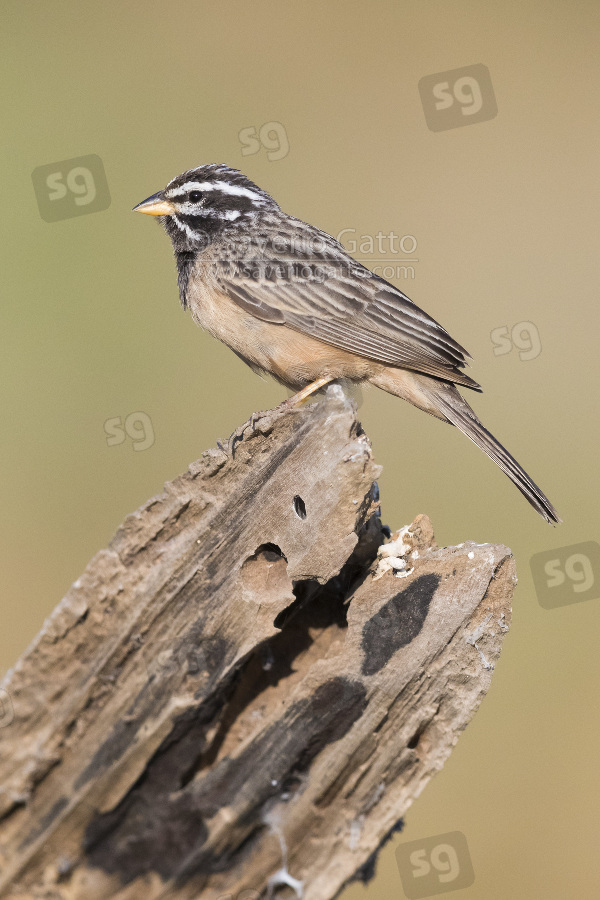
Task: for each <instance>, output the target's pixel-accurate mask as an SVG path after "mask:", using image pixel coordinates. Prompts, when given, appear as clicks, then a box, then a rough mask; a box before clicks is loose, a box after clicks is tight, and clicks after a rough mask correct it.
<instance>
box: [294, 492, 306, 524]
mask: <svg viewBox="0 0 600 900" xmlns="http://www.w3.org/2000/svg"><path fill="white" fill-rule="evenodd" d="M294 512H295V513H296V515H297V516H298V518H299V519H305V518H306V506H305V504H304V500H303V499H302V497H300V496H298V494H296V496H295V497H294Z"/></svg>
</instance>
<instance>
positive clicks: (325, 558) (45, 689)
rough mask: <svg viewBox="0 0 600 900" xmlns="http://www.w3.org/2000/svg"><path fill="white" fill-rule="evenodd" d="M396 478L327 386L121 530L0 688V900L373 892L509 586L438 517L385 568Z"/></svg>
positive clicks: (454, 720) (255, 421)
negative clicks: (442, 531) (379, 863)
mask: <svg viewBox="0 0 600 900" xmlns="http://www.w3.org/2000/svg"><path fill="white" fill-rule="evenodd" d="M379 472H380V469H379V467H378V466H377V465H375V463H374V462H373V459H372V454H371V447H370V444H369V441H368V439H367V438H366V436H365V435H364V434H363V432H362V429H361V427H360V425H359V423H358V422H357V420H356V412H355V408H354V406H353V404H352V403H351V402H350V401H348V400H347V399H346V398H345V397H344V395H343V394H342V392H341V390H340V388H339V387H337V386H333V387H331V388H329V390H328V392H327V395H326V398H325V399H324V400H322V401H320V402H319V403H317V404H315V405H313V406H310V407H307V408H304V409H302V410H291V411H290V410H274V411H270V412H267V413H261V414H257V415H255V416H253V418H252V419H251V421H250V422H249V423H246V425H245V426H243V427H242V428H241V429H239V431H238V432H237V433H236V435H235V436H234V437H233V438H232V439H231V440H230V442H229V444H228V445H227V446H226V447H225V448H224V449H216V450H209V451H207V452H206V453H204V454H203V455H202V456H201V458H200V459H199V460H197V461H196V462H195V463H193V464H192V465H191V466H190V467H189V469H188V471H187V472H186V473H185V474H183V475H181V476H179V477H178V478H176V479H175V480H174V481H172V482H170V483H168V484H167V485H165V489H164V492H163V493H162V494H160V495H159V496H157V497H154V498H152V499H151V500H149V501H148V502H147V503H146V504H145V505H144V506H143V507H141V509H139V510H138V511H137V512H135V513H134V514H132V515H130V516H128V518H127V519H126V520H125V521H124V522H123V524H122V526H121V527H120V528H119V530H118V532H117V534H116V535H115V537H114V539H113V540H112V542H111V544H110V546H109V547H108V548H107V549H106V550H101V551H100V552H99V553H98V554H97V555H96V556H95V557H94V558H93V559H92V561H91V562H90V564H89V565H88V567H87V568H86V570H85V572H84V573H83V574H82V576H81V577H80V578H79V579H78V580H77V581H76V582H75V584H74V585H73V586H72V587H71V589H70V590H69V592H68V593H67V595H66V596H65V598H64V599H63V600H62V601H61V603H60V604H59V605H58V606H57V608H56V609H55V611H54V612H53V614H52V615H51V616H50V618H49V619H48V620H47V621H46V623H45V624H44V627H43V629H42V631H41V632H40V634H39V636H38V637H37V639H36V640H35V641H34V643H33V644H32V645H31V646H30V648H29V649H28V650H27V652H26V653H25V654H24V655H23V657H22V658H21V659H20V660H19V662H18V663H17V665H16V666H15V667H14V669H13V670H12V671H11V672H9V674H8V676H7V678H6V679H5V682H4V684H3V688H4V690H5V691H6V692H7V695H6V696H8V697H9V698H10V702H11V704H12V708H13V709H14V719H13V720H12V721H11V722H10V723H9V724H8V725H7V726H6V727H5V728H3V729H0V785H1V786H2V787H1V788H0V871H1V876H0V896H1V897H10V898H12V897H23V896H27V897H36V898H46V900H49V898H55V900H79V898H86V900H94V898H107V897H117V898H122V900H125V898H127V900H133V898H143V900H155V898H158V897H169V898H196V900H197V898H203V900H204V898H206V900H216V898H223V897H224V896H227V897H231V898H233V900H236V898H238V900H253V898H257V897H258V896H259V895H261V896H267V895H269V896H275V895H277V896H279V895H280V896H282V897H283V896H293V895H294V893H296V894H302V895H303V896H304V897H305V898H306V900H328V898H332V897H334V896H335V895H336V893H338V892H339V890H340V888H341V887H342V886H343V885H344V884H346V883H348V882H349V881H350V880H352V879H353V878H356V877H362V878H366V877H368V875H369V874H370V872H371V870H372V864H373V860H374V858H375V855H376V851H377V849H378V848H379V846H380V845H381V844H382V842H383V841H384V840H385V839H386V837H387V836H388V835H389V834H390V833H392V832H393V830H394V829H395V828H397V827H398V823H399V822H400V820H401V818H402V816H403V815H404V814H405V812H406V810H407V809H408V808H409V806H410V804H411V803H412V802H413V800H414V799H415V798H416V797H417V796H418V794H419V793H420V792H421V790H422V789H423V787H424V786H425V784H426V783H427V781H428V780H429V779H430V778H431V776H432V775H433V774H434V773H435V772H436V771H438V770H439V769H440V768H441V767H442V766H443V764H444V761H445V759H446V758H447V756H448V754H449V753H450V751H451V749H452V747H453V746H454V744H455V743H456V741H457V739H458V737H459V735H460V733H461V731H462V730H463V729H464V728H465V726H466V725H467V723H468V722H469V720H470V719H471V717H472V716H473V714H474V712H475V710H476V709H477V707H478V705H479V703H480V701H481V699H482V697H483V696H484V694H485V693H486V691H487V689H488V687H489V685H490V680H491V676H492V672H493V668H494V665H495V663H496V660H497V658H498V655H499V653H500V648H501V643H502V639H503V637H504V634H505V632H506V630H507V628H508V624H509V620H510V601H511V596H512V592H513V588H514V584H515V580H516V578H515V568H514V561H513V558H512V556H511V553H510V551H509V550H508V549H507V548H506V547H503V546H498V545H493V544H483V545H478V544H474V543H465V544H463V545H460V546H458V547H446V548H438V547H437V546H436V544H435V541H434V537H433V531H432V528H431V524H430V522H429V520H428V519H427V517H426V516H419V517H417V519H416V520H415V522H413V523H412V524H411V526H410V528H409V529H408V531H406V529H403V530H402V532H400V533H398V534H396V535H394V536H393V537H394V538H396V542H395V543H391V544H390V543H387V544H386V545H385V547H382V545H383V544H384V540H385V537H384V532H383V531H382V527H381V522H380V520H379V509H378V489H377V484H376V479H377V476H378V474H379ZM244 892H245V893H244Z"/></svg>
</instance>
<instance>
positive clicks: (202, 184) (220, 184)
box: [165, 181, 264, 202]
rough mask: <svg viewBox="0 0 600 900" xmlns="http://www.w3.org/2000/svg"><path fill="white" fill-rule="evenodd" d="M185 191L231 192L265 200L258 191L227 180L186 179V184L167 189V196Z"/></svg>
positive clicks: (233, 194)
mask: <svg viewBox="0 0 600 900" xmlns="http://www.w3.org/2000/svg"><path fill="white" fill-rule="evenodd" d="M185 191H221V192H222V193H223V194H231V196H233V197H248V198H249V199H250V200H259V201H262V202H264V198H263V197H261V196H260V194H257V193H256V191H251V190H250V189H249V188H245V187H238V186H237V185H234V184H228V183H227V182H226V181H186V183H185V184H180V185H178V186H177V187H176V188H171V189H170V190H167V191H165V196H166V197H176V196H177V195H178V194H179V193H181V192H185Z"/></svg>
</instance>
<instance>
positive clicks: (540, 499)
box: [371, 368, 562, 525]
mask: <svg viewBox="0 0 600 900" xmlns="http://www.w3.org/2000/svg"><path fill="white" fill-rule="evenodd" d="M392 371H393V370H391V369H389V368H388V369H386V370H385V375H386V376H387V377H386V379H385V380H386V383H385V384H384V383H382V382H383V378H382V379H381V380H380V379H377V380H375V379H371V380H372V383H374V384H377V382H378V381H379V384H377V386H378V387H382V388H383V389H384V390H387V391H389V392H390V393H393V394H396V395H397V396H400V397H403V398H404V399H405V400H409V402H412V403H414V404H415V406H420V408H421V409H424V410H425V411H426V412H429V413H431V414H432V415H434V416H437V418H440V419H443V420H445V421H446V422H450V423H451V424H452V425H456V427H457V428H459V429H460V430H461V431H462V433H463V434H466V436H467V437H468V438H470V439H471V440H472V441H473V443H474V444H477V446H478V447H480V448H481V450H483V452H484V453H486V454H487V455H488V456H489V457H490V459H493V460H494V462H495V463H496V465H497V466H499V467H500V468H501V469H502V471H503V472H505V473H506V474H507V475H508V477H509V478H510V480H511V481H512V482H513V483H514V484H515V485H516V487H518V489H519V490H520V491H521V493H522V494H523V496H524V497H526V498H527V500H528V501H529V502H530V503H531V505H532V506H533V508H534V509H536V510H537V511H538V512H539V514H540V515H541V516H543V518H544V519H545V520H546V521H547V522H550V523H551V524H553V525H554V524H557V523H558V522H562V519H561V518H560V516H559V515H558V513H557V511H556V509H555V508H554V506H553V505H552V503H550V501H549V500H548V498H547V497H546V495H545V494H544V493H543V491H541V490H540V488H539V487H538V486H537V484H535V482H534V481H532V479H531V478H530V477H529V475H528V474H527V472H526V471H525V470H524V469H523V468H521V466H520V465H519V463H518V462H517V461H516V459H515V458H514V457H513V456H511V455H510V453H509V452H508V450H506V448H505V447H503V446H502V444H501V443H499V441H497V440H496V438H495V437H494V435H493V434H490V432H489V431H488V430H487V428H484V426H483V425H482V424H481V422H480V421H479V419H478V418H477V416H476V415H475V413H474V412H473V410H472V409H471V407H470V406H469V404H468V403H467V401H466V400H465V399H464V397H463V396H462V395H461V394H459V392H458V389H457V388H456V387H455V386H454V385H453V384H449V383H447V382H443V381H439V380H438V379H434V378H431V377H428V376H426V375H418V374H417V373H410V375H411V376H412V378H411V379H410V381H411V389H410V391H407V390H406V386H407V378H406V376H407V375H408V373H407V372H406V371H405V372H403V373H402V374H403V377H402V379H401V380H400V379H398V380H397V388H398V389H397V390H394V389H393V385H392V383H391V382H392V379H390V378H389V375H390V374H391V372H392ZM400 371H401V370H395V373H398V374H400ZM395 373H394V374H395ZM394 381H396V379H394ZM419 401H421V402H419Z"/></svg>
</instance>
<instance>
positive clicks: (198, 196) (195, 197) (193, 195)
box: [189, 191, 203, 203]
mask: <svg viewBox="0 0 600 900" xmlns="http://www.w3.org/2000/svg"><path fill="white" fill-rule="evenodd" d="M202 197H203V194H202V191H190V194H189V199H190V202H191V203H200V201H201V200H202Z"/></svg>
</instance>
